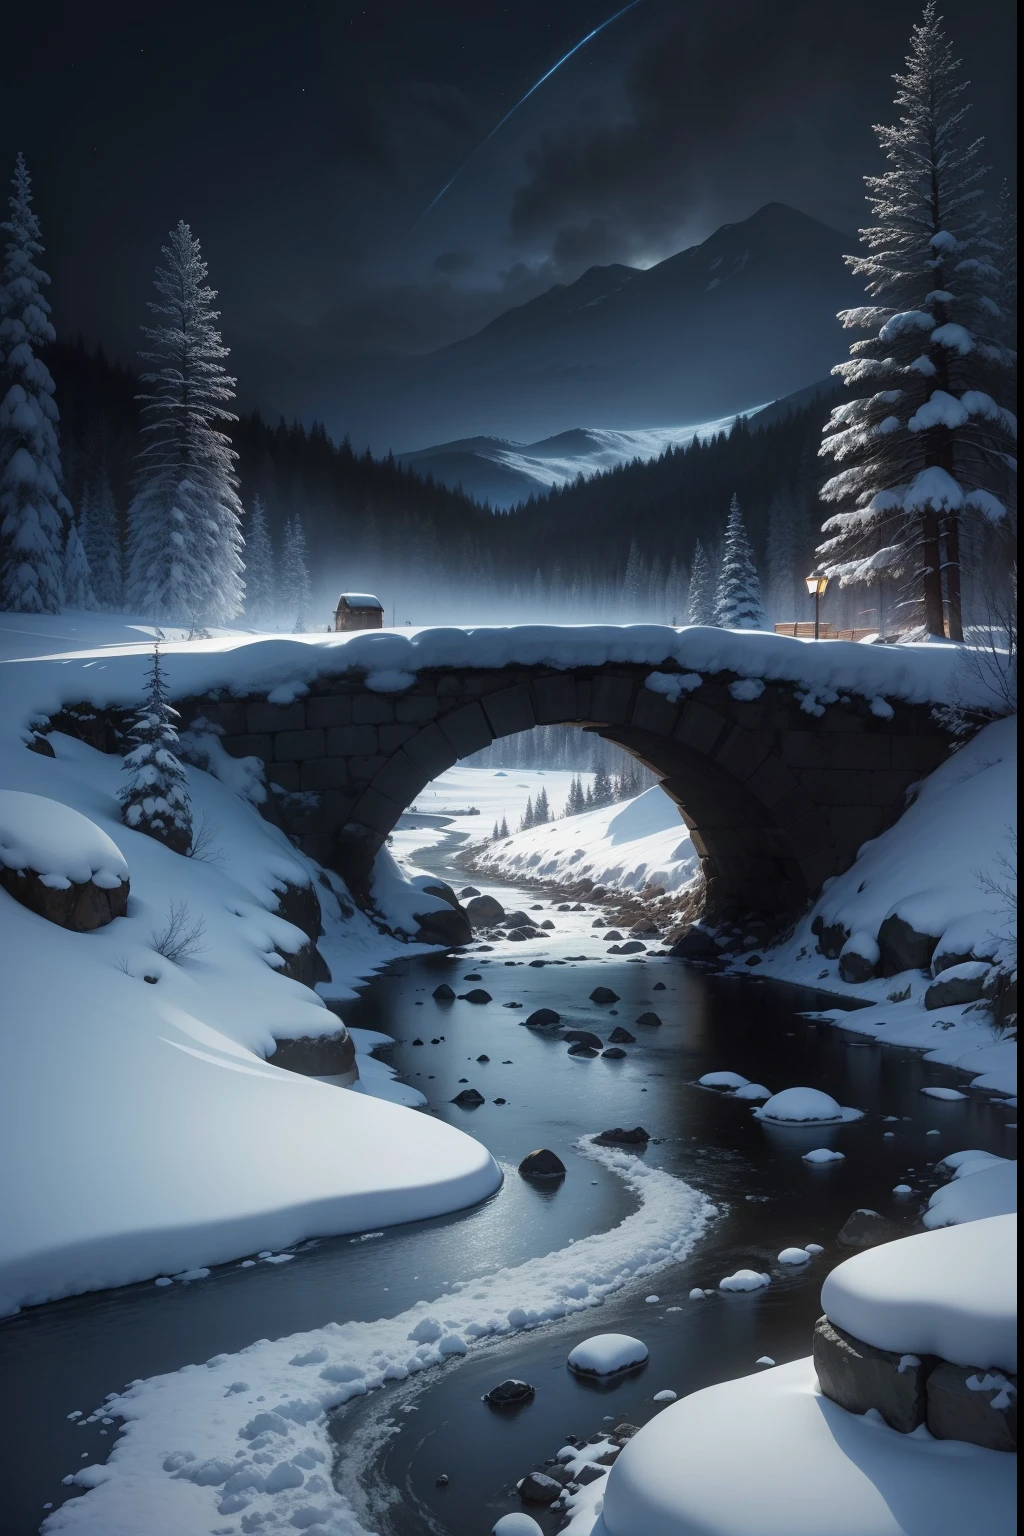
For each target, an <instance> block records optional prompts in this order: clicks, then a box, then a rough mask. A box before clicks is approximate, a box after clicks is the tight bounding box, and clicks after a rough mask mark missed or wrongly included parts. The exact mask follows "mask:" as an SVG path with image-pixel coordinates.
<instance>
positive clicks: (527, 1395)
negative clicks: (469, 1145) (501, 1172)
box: [484, 1153, 565, 1408]
mask: <svg viewBox="0 0 1024 1536" xmlns="http://www.w3.org/2000/svg"><path fill="white" fill-rule="evenodd" d="M531 1156H533V1154H532V1153H531ZM564 1171H565V1170H564V1169H563V1172H564ZM534 1392H535V1389H534V1388H533V1387H532V1386H531V1385H530V1383H529V1382H528V1381H519V1380H518V1379H517V1378H516V1377H515V1376H509V1377H508V1378H507V1380H505V1381H499V1383H498V1385H497V1386H496V1387H492V1388H491V1390H490V1391H489V1392H485V1393H484V1402H485V1403H490V1405H491V1407H492V1408H509V1407H511V1406H512V1405H513V1404H514V1403H528V1402H530V1401H531V1399H532V1398H533V1396H534Z"/></svg>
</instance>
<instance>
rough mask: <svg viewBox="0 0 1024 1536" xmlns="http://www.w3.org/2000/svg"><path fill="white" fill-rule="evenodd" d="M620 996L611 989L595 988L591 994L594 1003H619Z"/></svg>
mask: <svg viewBox="0 0 1024 1536" xmlns="http://www.w3.org/2000/svg"><path fill="white" fill-rule="evenodd" d="M618 1000H619V994H618V993H617V992H613V991H612V989H611V987H595V988H594V990H593V992H591V994H590V1001H591V1002H592V1003H617V1002H618Z"/></svg>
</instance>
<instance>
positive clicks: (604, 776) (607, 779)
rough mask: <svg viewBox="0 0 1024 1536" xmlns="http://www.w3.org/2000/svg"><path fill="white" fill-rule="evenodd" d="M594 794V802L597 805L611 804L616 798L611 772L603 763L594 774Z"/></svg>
mask: <svg viewBox="0 0 1024 1536" xmlns="http://www.w3.org/2000/svg"><path fill="white" fill-rule="evenodd" d="M593 796H594V798H593V804H594V806H595V807H597V806H600V805H611V803H612V801H613V800H614V798H615V795H614V791H613V789H612V781H611V775H610V774H609V772H608V770H607V768H605V767H604V766H603V765H602V766H601V767H599V768H598V770H597V772H596V773H595V774H594V789H593Z"/></svg>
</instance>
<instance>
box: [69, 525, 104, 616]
mask: <svg viewBox="0 0 1024 1536" xmlns="http://www.w3.org/2000/svg"><path fill="white" fill-rule="evenodd" d="M63 589H64V606H65V608H69V609H70V610H71V612H72V613H82V612H85V611H87V610H88V609H91V608H95V607H96V594H95V592H94V591H93V586H92V573H91V572H90V570H89V558H88V556H87V554H86V552H85V545H84V544H83V543H82V538H81V535H80V533H79V532H78V525H77V523H76V522H75V520H74V518H72V520H71V522H70V523H69V524H68V537H67V543H66V544H65V546H64V577H63Z"/></svg>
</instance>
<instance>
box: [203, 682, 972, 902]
mask: <svg viewBox="0 0 1024 1536" xmlns="http://www.w3.org/2000/svg"><path fill="white" fill-rule="evenodd" d="M651 680H652V674H651V668H650V666H649V665H641V664H627V663H619V662H616V663H607V664H602V665H599V666H589V667H575V668H569V669H564V670H559V669H555V668H552V667H550V666H541V665H535V666H524V665H519V666H509V667H503V668H497V669H485V668H474V667H443V668H433V669H423V670H421V671H419V672H417V673H416V674H407V675H404V676H403V675H402V674H371V675H370V677H369V679H368V678H367V675H366V674H365V672H361V673H358V674H356V673H353V672H352V671H346V672H341V673H339V674H338V675H336V676H333V677H321V678H319V679H318V680H317V681H316V682H314V683H312V684H311V685H310V687H309V690H308V693H307V694H306V696H305V697H303V698H301V699H297V700H295V701H294V702H293V703H290V704H285V705H281V704H271V703H269V702H267V700H266V699H265V698H249V699H245V700H231V701H223V700H219V701H213V700H192V701H189V703H190V708H189V710H188V711H187V713H188V714H189V715H193V716H194V715H197V714H204V715H205V716H206V717H207V718H209V719H211V720H213V721H215V722H216V723H217V724H218V725H219V726H220V728H221V729H222V731H223V732H224V746H225V748H226V750H227V751H228V752H230V753H232V754H233V755H235V756H248V755H255V756H257V757H261V758H262V759H263V761H264V763H265V764H266V771H267V777H268V779H269V781H270V782H271V783H272V784H274V785H276V786H277V787H278V789H279V790H280V791H281V794H280V796H279V798H278V801H277V810H278V813H279V814H280V815H281V817H282V819H283V821H284V824H285V826H286V828H287V829H288V830H289V831H290V832H292V834H293V835H294V836H295V837H296V839H297V840H298V841H299V842H300V844H301V846H303V847H304V848H305V849H306V851H308V852H309V853H310V854H312V855H313V856H314V857H316V858H317V859H319V860H320V862H322V863H325V864H327V865H329V866H330V867H331V868H334V869H336V870H337V871H338V873H339V874H341V875H342V876H343V877H344V878H345V880H346V881H347V882H348V884H349V886H350V888H351V889H352V891H353V893H354V894H355V895H356V896H357V899H363V900H365V899H368V895H369V884H370V872H371V869H372V865H373V860H374V858H375V856H376V854H377V852H378V850H379V849H380V848H381V846H382V845H383V844H384V842H385V841H386V839H387V837H388V834H389V833H390V832H391V831H392V830H393V828H394V827H395V824H396V822H397V820H398V818H399V816H400V815H401V814H402V812H403V811H404V810H405V809H406V808H407V807H408V806H409V805H410V804H412V803H413V802H414V801H415V800H416V798H417V796H418V795H419V794H420V793H421V791H422V790H423V788H424V787H425V786H426V785H427V784H428V783H429V782H430V781H431V780H432V779H434V778H436V777H437V776H438V775H439V774H440V773H443V772H444V771H445V770H446V769H447V768H450V767H451V766H452V765H453V764H454V763H456V762H458V761H459V760H460V759H462V758H466V757H469V756H471V755H472V754H473V753H474V752H477V751H479V750H480V749H481V748H482V747H486V746H488V745H489V744H490V743H491V742H492V741H494V740H495V739H497V738H499V737H503V736H509V735H513V734H516V733H518V732H521V731H526V730H530V729H532V728H533V727H534V726H537V725H576V726H582V727H584V728H586V729H588V730H592V731H594V732H595V733H596V734H598V735H600V736H603V737H605V738H607V739H608V740H611V741H614V742H616V743H617V744H618V745H619V746H621V747H623V748H624V749H625V750H626V751H627V752H629V753H631V754H632V755H633V756H634V757H636V758H638V759H639V760H640V761H641V762H643V763H645V764H646V765H647V766H648V767H649V768H650V769H651V770H652V771H653V772H654V773H655V774H656V775H657V777H658V779H659V780H660V782H661V784H662V787H663V788H664V789H665V791H666V793H667V794H668V795H669V796H670V797H671V798H672V799H673V800H674V801H675V802H676V804H677V805H678V807H679V811H680V816H681V819H682V821H683V822H685V824H686V825H687V827H688V828H689V830H690V834H691V837H692V839H693V842H694V846H695V848H696V850H697V852H698V854H699V856H700V858H701V863H702V867H703V871H704V876H705V882H706V908H707V912H708V915H709V916H711V917H724V916H727V915H729V914H733V913H745V912H760V913H767V914H775V915H779V914H782V913H786V912H791V911H796V910H798V909H800V908H801V907H802V906H804V905H805V904H806V902H807V901H808V900H809V899H811V898H812V897H813V896H815V895H816V894H817V893H818V891H820V889H821V886H822V884H823V882H824V881H825V880H826V879H827V878H828V877H829V876H830V875H835V874H838V873H840V872H841V871H842V870H844V869H846V868H848V867H849V865H850V864H851V863H852V862H853V859H854V858H855V857H856V853H857V849H858V848H859V847H860V845H861V844H862V843H863V842H865V841H866V840H867V839H868V838H870V837H874V836H877V835H878V833H879V832H881V831H882V830H884V828H885V827H886V826H888V825H889V824H891V822H893V821H894V820H895V819H896V817H897V816H898V815H899V814H900V812H901V811H902V809H903V808H904V805H905V803H906V793H907V790H908V789H909V788H910V786H911V785H912V784H913V783H914V782H915V781H916V780H918V779H920V778H921V777H922V776H923V774H925V773H927V772H930V771H931V769H932V768H934V767H936V766H937V765H938V763H939V762H941V761H942V759H943V758H944V756H945V755H946V753H947V751H948V737H947V736H946V734H945V733H944V732H943V731H942V730H941V729H940V728H939V727H938V726H937V724H936V723H935V721H934V718H933V716H932V713H931V711H930V709H929V708H928V707H927V706H923V705H909V704H903V703H900V702H899V701H898V700H893V701H892V702H891V704H890V705H887V706H885V707H884V708H883V709H881V710H879V708H878V700H877V699H875V700H874V701H871V702H869V701H868V700H867V699H866V698H860V697H857V696H856V695H843V696H842V697H839V698H836V700H835V702H833V703H829V704H819V703H817V702H815V701H813V700H812V701H810V708H808V699H807V697H806V694H805V693H801V692H800V690H799V688H798V687H797V686H796V685H794V684H791V683H786V682H770V681H763V682H761V681H756V680H754V681H752V680H750V679H749V678H740V677H739V676H737V675H736V674H734V673H726V672H720V673H716V674H712V675H704V676H698V675H696V674H687V673H683V672H681V671H678V670H677V672H676V675H675V676H673V674H672V673H670V672H667V671H662V672H660V673H658V674H655V676H654V683H655V687H656V688H657V689H658V690H659V691H655V689H654V688H652V687H651V686H649V683H650V682H651ZM371 684H373V686H371ZM392 684H394V685H395V686H394V687H392V686H391V685H392ZM887 711H888V712H887Z"/></svg>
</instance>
